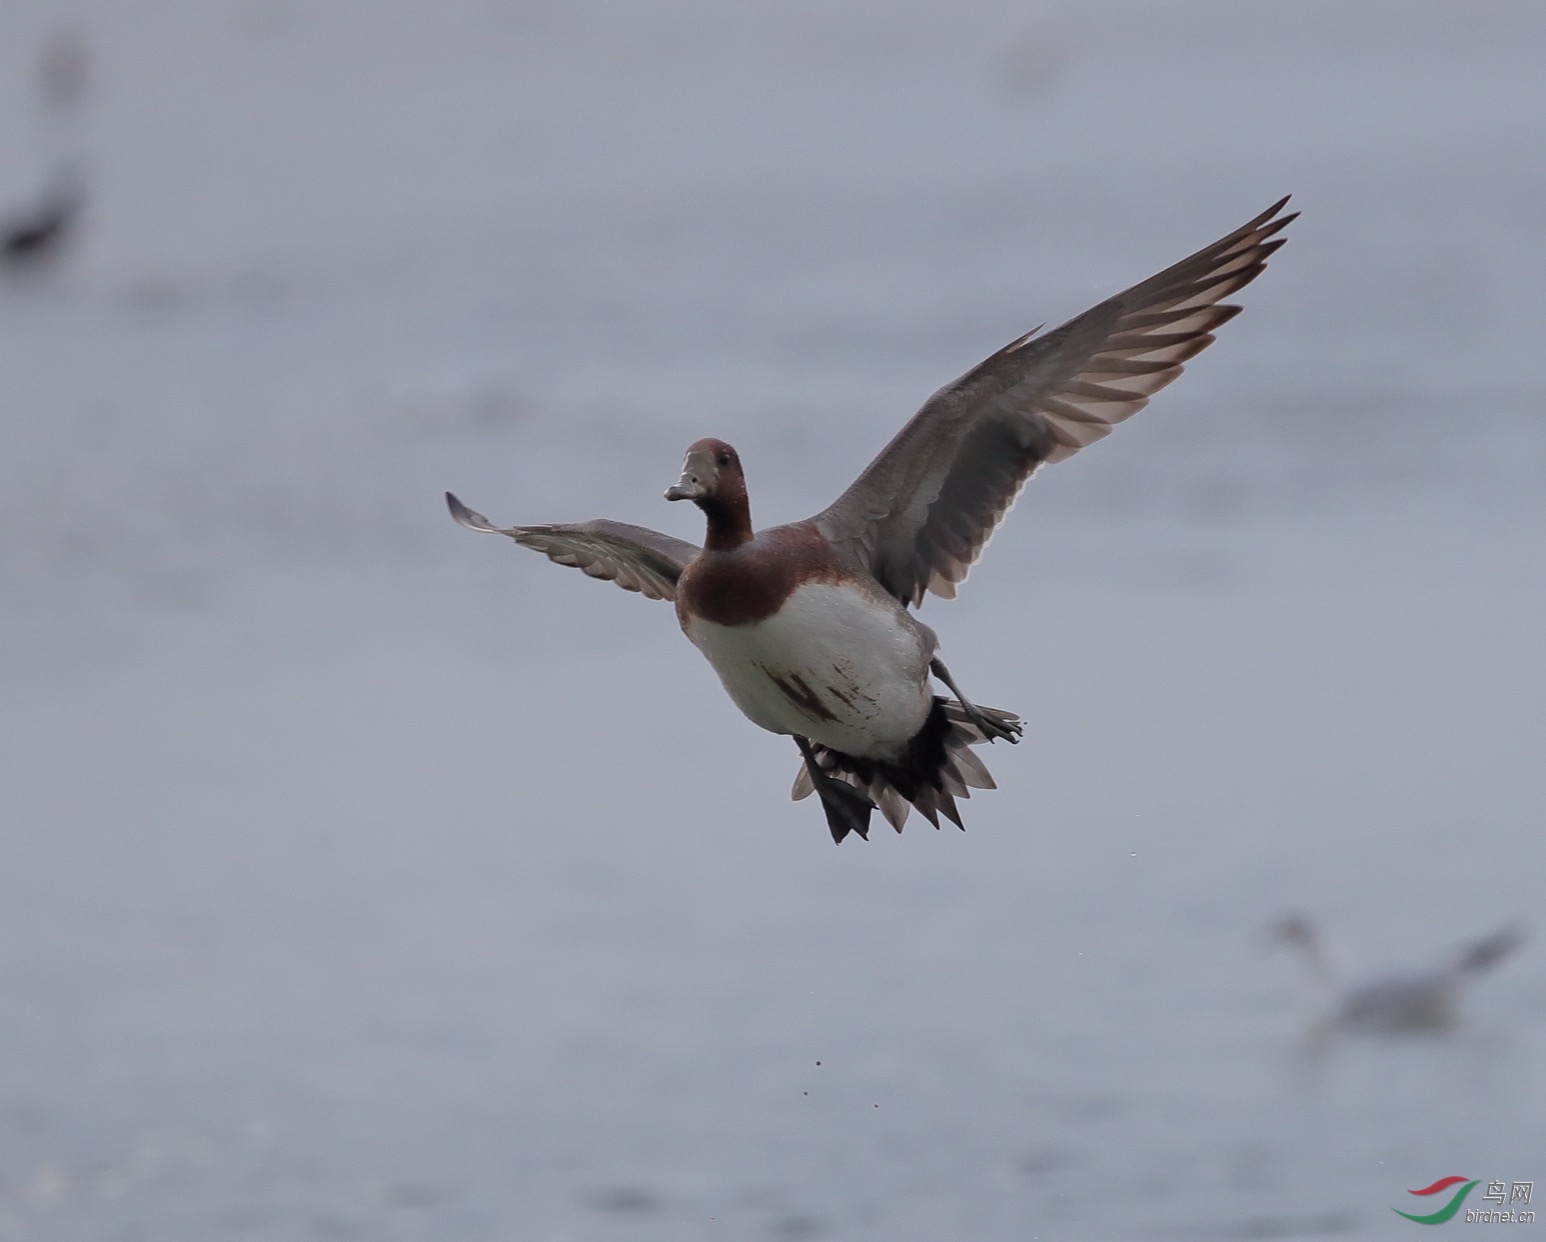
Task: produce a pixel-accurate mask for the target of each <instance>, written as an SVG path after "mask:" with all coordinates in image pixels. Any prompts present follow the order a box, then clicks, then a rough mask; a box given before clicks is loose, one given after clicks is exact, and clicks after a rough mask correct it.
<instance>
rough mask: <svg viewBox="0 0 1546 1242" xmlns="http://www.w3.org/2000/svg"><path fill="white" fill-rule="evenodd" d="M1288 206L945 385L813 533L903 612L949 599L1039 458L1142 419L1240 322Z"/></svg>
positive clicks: (1052, 457) (820, 517) (1051, 457)
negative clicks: (870, 577) (1246, 288)
mask: <svg viewBox="0 0 1546 1242" xmlns="http://www.w3.org/2000/svg"><path fill="white" fill-rule="evenodd" d="M1287 202H1288V199H1287V198H1284V199H1282V200H1281V201H1279V202H1277V203H1275V204H1274V205H1273V206H1272V207H1270V208H1268V209H1267V210H1266V211H1264V212H1263V213H1262V214H1261V215H1259V216H1257V217H1256V219H1254V220H1252V221H1251V222H1250V223H1249V224H1246V225H1243V226H1242V227H1240V228H1238V229H1236V230H1235V231H1234V232H1233V233H1231V234H1229V235H1228V236H1227V237H1224V238H1221V239H1220V240H1218V241H1216V242H1214V243H1213V245H1211V246H1208V247H1206V248H1205V249H1202V250H1199V251H1198V252H1197V253H1196V254H1194V255H1192V257H1191V258H1189V259H1183V260H1182V261H1181V262H1180V263H1177V264H1176V265H1175V266H1173V267H1168V268H1166V269H1165V270H1164V271H1163V272H1161V273H1159V275H1157V276H1151V277H1150V278H1149V279H1148V280H1146V281H1144V282H1143V283H1142V284H1139V285H1134V286H1133V287H1132V288H1131V289H1129V290H1127V292H1125V293H1119V294H1117V295H1116V296H1115V297H1113V298H1108V299H1107V300H1106V301H1104V302H1102V303H1101V304H1100V305H1099V306H1096V307H1093V308H1092V309H1090V310H1087V311H1085V312H1084V314H1082V315H1080V316H1078V317H1077V318H1075V319H1071V320H1069V322H1068V323H1065V324H1064V325H1063V326H1062V327H1061V328H1058V329H1056V330H1055V331H1052V332H1048V333H1047V334H1046V335H1044V336H1037V335H1036V333H1035V332H1034V331H1033V332H1031V333H1029V334H1027V335H1026V336H1023V337H1021V338H1020V339H1019V340H1017V341H1012V342H1011V343H1010V344H1008V345H1006V346H1005V347H1004V348H1003V349H1001V350H999V351H998V353H996V354H994V355H993V356H992V357H991V358H988V359H986V360H985V361H983V362H982V363H981V364H980V365H978V366H977V367H975V368H973V369H972V370H971V371H968V372H967V373H966V374H965V375H963V376H962V377H961V378H960V379H958V380H957V381H956V382H955V383H953V384H951V385H949V386H948V387H945V388H942V389H940V391H939V392H937V393H935V394H934V396H932V397H930V398H929V400H928V401H927V402H926V403H925V404H924V406H923V408H922V409H921V410H919V411H918V413H917V414H915V415H914V416H913V418H912V421H910V422H909V423H908V424H907V425H906V426H905V427H903V428H902V430H901V431H900V432H899V433H898V434H897V436H896V438H895V439H894V440H892V441H891V443H890V444H888V445H887V446H886V447H885V449H883V450H882V451H881V454H880V456H879V457H877V458H876V459H875V460H874V461H873V462H871V463H870V465H869V466H868V467H867V468H866V469H865V471H864V473H863V474H861V475H860V476H859V477H858V479H856V480H855V481H854V483H853V485H852V486H851V487H850V488H849V489H848V490H847V491H846V492H844V493H843V494H842V495H841V496H840V497H838V499H837V501H836V502H835V503H834V504H833V505H832V506H831V507H830V508H828V509H826V510H824V511H823V512H821V513H819V514H817V515H816V517H815V519H814V521H815V522H816V524H817V526H818V527H819V528H820V529H821V530H822V532H823V533H824V534H826V535H827V537H828V538H829V539H831V540H832V541H833V543H835V544H836V545H838V546H839V547H840V548H843V549H844V550H846V551H847V552H848V553H849V554H850V555H852V556H853V557H855V558H856V559H857V560H858V562H859V563H860V564H862V565H865V566H867V567H868V568H869V569H870V571H871V572H872V573H873V574H874V575H875V577H876V578H877V579H878V580H879V581H880V583H881V584H882V585H883V586H884V587H885V588H886V589H887V590H888V591H890V592H891V593H892V594H893V595H895V596H896V597H897V598H898V599H899V600H901V601H902V602H903V603H904V604H909V605H915V604H919V603H922V601H923V596H924V594H925V592H928V591H932V592H934V594H936V595H941V596H944V597H945V598H947V599H949V598H952V597H954V595H955V593H956V584H957V583H959V582H961V581H962V580H963V579H965V577H966V575H967V572H968V571H969V570H970V568H971V566H972V562H973V561H975V560H976V559H977V557H978V556H979V555H980V554H981V552H982V549H983V547H984V546H985V545H986V544H987V542H988V538H989V536H990V535H992V533H993V528H994V527H995V526H996V525H998V522H999V520H1000V519H1001V518H1002V517H1003V516H1004V514H1005V513H1007V512H1008V511H1009V507H1010V505H1012V504H1013V503H1014V500H1015V497H1016V496H1017V495H1018V494H1019V492H1020V489H1021V488H1022V487H1023V486H1024V485H1025V481H1026V480H1027V479H1028V478H1030V477H1031V474H1032V473H1033V472H1034V471H1035V470H1036V468H1037V467H1038V466H1040V465H1042V464H1043V463H1044V462H1050V461H1061V460H1063V458H1065V457H1069V456H1071V455H1072V454H1074V453H1076V452H1078V451H1079V450H1080V449H1081V448H1083V447H1084V446H1085V445H1087V444H1093V443H1094V442H1095V441H1096V440H1099V439H1100V438H1101V437H1102V436H1105V435H1107V434H1108V433H1109V432H1110V431H1111V428H1112V426H1113V425H1114V424H1116V423H1119V422H1121V421H1122V420H1123V419H1124V418H1127V417H1128V416H1130V415H1132V414H1136V413H1137V412H1138V411H1139V410H1141V409H1143V407H1144V406H1145V405H1146V404H1147V403H1148V400H1149V397H1150V396H1152V395H1153V394H1154V393H1156V392H1158V391H1159V390H1160V389H1161V388H1163V387H1164V386H1165V385H1166V384H1168V383H1170V381H1171V380H1173V379H1175V378H1176V376H1178V375H1180V374H1181V366H1182V364H1183V363H1184V362H1185V361H1186V360H1187V359H1188V358H1190V357H1192V356H1193V355H1194V354H1196V353H1198V352H1199V351H1201V350H1203V349H1205V348H1207V346H1208V345H1209V344H1211V343H1212V341H1213V335H1212V333H1213V330H1214V329H1215V328H1217V327H1218V326H1219V325H1220V324H1222V323H1225V322H1226V321H1228V320H1230V319H1232V318H1233V317H1234V316H1235V315H1236V314H1238V313H1239V311H1240V308H1239V307H1238V306H1226V305H1220V304H1219V303H1220V299H1222V298H1224V297H1227V296H1228V295H1229V294H1231V293H1233V292H1235V290H1237V289H1239V288H1241V287H1242V286H1243V285H1246V284H1249V283H1250V282H1251V281H1252V280H1254V279H1255V278H1256V276H1257V275H1258V274H1259V273H1260V272H1261V270H1262V268H1263V267H1265V266H1266V263H1267V256H1268V255H1270V254H1271V253H1272V252H1273V251H1274V250H1276V249H1277V248H1278V247H1279V246H1281V245H1282V244H1283V239H1282V238H1276V239H1273V234H1275V233H1277V232H1278V231H1279V230H1280V229H1282V228H1283V227H1284V226H1285V225H1286V224H1288V222H1289V221H1290V220H1293V219H1294V218H1295V216H1297V215H1298V213H1297V212H1295V213H1293V214H1292V215H1286V216H1283V215H1279V214H1278V213H1279V212H1280V211H1282V210H1283V207H1284V204H1286V203H1287Z"/></svg>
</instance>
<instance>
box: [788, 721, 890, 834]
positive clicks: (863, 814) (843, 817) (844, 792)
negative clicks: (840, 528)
mask: <svg viewBox="0 0 1546 1242" xmlns="http://www.w3.org/2000/svg"><path fill="white" fill-rule="evenodd" d="M794 744H795V745H796V746H798V747H799V748H800V755H801V756H802V757H803V758H804V760H805V770H806V771H807V772H809V773H810V774H811V784H812V785H814V786H816V794H817V796H818V797H820V798H821V809H822V810H823V811H825V812H826V813H827V827H828V828H830V829H831V830H832V839H833V840H834V841H836V842H837V843H838V844H839V845H841V844H842V843H843V838H844V837H846V836H847V835H848V834H849V833H850V832H856V833H858V834H859V835H860V836H861V837H863V838H864V839H865V840H866V841H868V840H869V839H870V812H872V811H873V810H874V809H875V804H874V803H873V802H871V801H870V800H869V798H867V797H866V796H865V795H864V794H862V793H860V792H859V791H858V790H857V789H855V788H854V787H853V786H852V785H850V784H849V783H848V782H847V781H840V780H835V779H833V778H832V777H830V776H828V775H827V774H826V773H825V772H824V771H822V769H821V764H819V763H817V762H816V755H815V753H814V752H813V751H812V750H811V744H810V743H809V742H808V741H806V740H805V739H804V738H803V737H801V736H800V735H799V734H795V739H794Z"/></svg>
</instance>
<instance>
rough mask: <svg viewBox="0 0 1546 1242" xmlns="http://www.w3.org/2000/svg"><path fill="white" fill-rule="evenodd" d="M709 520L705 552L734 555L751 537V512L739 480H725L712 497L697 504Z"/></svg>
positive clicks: (744, 490)
mask: <svg viewBox="0 0 1546 1242" xmlns="http://www.w3.org/2000/svg"><path fill="white" fill-rule="evenodd" d="M698 508H700V509H702V510H703V516H704V517H705V518H707V519H708V523H709V529H708V534H707V536H706V537H705V538H704V540H703V547H704V550H705V551H708V552H733V551H735V549H736V548H739V547H740V546H741V545H742V544H744V543H750V542H751V538H752V510H751V505H750V504H749V503H748V502H747V499H746V483H745V481H744V480H742V479H739V478H732V479H725V480H724V481H723V482H722V483H721V485H720V487H719V488H718V490H716V491H715V493H714V495H712V496H705V497H704V498H703V499H702V500H700V501H698Z"/></svg>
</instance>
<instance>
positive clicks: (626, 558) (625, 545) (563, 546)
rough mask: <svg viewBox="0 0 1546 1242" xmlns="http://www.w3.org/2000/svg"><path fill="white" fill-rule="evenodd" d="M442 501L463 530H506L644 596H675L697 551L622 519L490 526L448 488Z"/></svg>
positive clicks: (557, 559) (523, 542) (556, 557)
mask: <svg viewBox="0 0 1546 1242" xmlns="http://www.w3.org/2000/svg"><path fill="white" fill-rule="evenodd" d="M446 505H447V506H448V507H449V508H450V510H451V516H452V517H453V518H455V519H456V520H457V522H458V523H459V524H460V525H462V526H465V527H466V528H467V529H468V530H476V531H481V532H483V533H484V534H489V535H509V536H510V538H512V539H514V540H515V541H516V543H519V544H521V545H522V546H524V547H528V548H535V549H536V550H537V551H538V552H541V553H543V554H544V555H545V556H547V558H548V559H549V560H551V561H555V562H557V563H558V564H560V565H573V566H574V567H575V568H576V569H579V570H583V571H584V572H585V573H587V574H589V575H590V576H591V577H592V578H605V579H607V580H608V581H610V582H615V583H617V585H618V586H620V587H622V588H623V589H624V590H626V591H639V592H642V593H643V594H644V595H646V596H648V597H649V598H650V599H675V598H676V580H677V579H678V578H680V577H681V576H682V570H683V569H685V568H686V567H687V562H688V561H690V560H692V558H693V557H695V556H697V555H698V551H699V549H698V548H696V547H695V546H693V545H692V544H690V543H688V542H687V541H686V540H684V539H676V538H674V537H672V536H671V535H662V534H661V533H660V532H659V531H654V530H649V529H647V528H645V527H643V526H630V525H629V524H628V523H627V522H609V521H607V520H606V519H605V518H598V519H596V520H595V521H593V522H577V523H575V524H574V525H572V526H495V525H494V524H493V523H492V522H490V521H489V520H488V518H486V517H484V516H483V515H482V514H481V513H474V512H473V511H472V510H471V509H469V508H468V507H467V506H466V505H464V504H463V503H462V502H461V501H460V500H458V499H457V498H456V497H455V496H453V495H452V494H451V493H450V492H447V493H446Z"/></svg>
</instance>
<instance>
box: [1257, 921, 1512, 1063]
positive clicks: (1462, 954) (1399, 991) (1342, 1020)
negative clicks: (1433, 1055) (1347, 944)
mask: <svg viewBox="0 0 1546 1242" xmlns="http://www.w3.org/2000/svg"><path fill="white" fill-rule="evenodd" d="M1267 938H1268V940H1269V942H1271V943H1275V944H1284V945H1289V946H1291V947H1293V948H1294V949H1296V950H1298V952H1299V953H1300V955H1301V956H1302V957H1303V959H1304V963H1305V971H1306V975H1307V977H1308V980H1309V983H1310V987H1311V990H1312V1000H1313V1003H1314V1017H1313V1019H1312V1021H1311V1023H1310V1027H1309V1030H1308V1032H1307V1035H1306V1040H1307V1042H1308V1043H1309V1044H1310V1045H1311V1046H1316V1045H1319V1044H1321V1043H1323V1042H1324V1041H1325V1039H1326V1038H1327V1037H1329V1036H1330V1035H1332V1034H1333V1033H1336V1032H1343V1033H1347V1034H1353V1035H1393V1034H1402V1033H1405V1032H1410V1031H1443V1030H1447V1029H1449V1028H1450V1027H1452V1026H1454V1025H1455V1023H1456V1021H1457V1019H1458V1008H1457V1007H1458V1003H1459V1000H1460V994H1461V993H1462V992H1463V991H1464V990H1465V988H1466V985H1468V984H1469V983H1471V982H1472V981H1473V980H1474V979H1476V977H1477V976H1478V975H1481V974H1482V973H1484V972H1485V971H1487V970H1489V969H1491V968H1492V967H1493V966H1495V965H1496V964H1497V963H1498V962H1500V961H1502V960H1503V959H1504V958H1505V957H1507V956H1508V955H1509V954H1510V953H1512V952H1513V951H1514V950H1515V949H1517V948H1518V947H1519V945H1520V944H1521V942H1523V940H1524V932H1523V930H1522V929H1521V928H1520V927H1519V926H1517V925H1515V924H1510V925H1508V926H1507V927H1503V928H1500V929H1499V930H1498V931H1496V932H1494V933H1493V934H1492V935H1490V936H1484V937H1483V938H1482V939H1480V940H1477V941H1474V942H1472V943H1471V944H1468V945H1464V946H1462V947H1461V948H1460V949H1458V950H1456V951H1455V953H1454V954H1453V955H1452V956H1451V957H1450V959H1449V960H1448V961H1446V962H1444V963H1442V964H1441V965H1439V966H1435V967H1430V968H1429V969H1427V970H1420V971H1412V972H1410V973H1407V974H1392V975H1383V976H1379V977H1376V978H1373V979H1368V980H1365V981H1363V982H1362V983H1355V984H1352V985H1349V986H1345V987H1344V986H1340V985H1339V983H1338V980H1337V976H1336V973H1335V972H1334V971H1333V970H1332V967H1331V963H1330V961H1329V960H1328V959H1327V956H1326V950H1325V948H1324V946H1323V945H1322V943H1321V937H1320V933H1319V932H1317V931H1316V929H1315V925H1314V924H1313V923H1311V922H1310V920H1309V919H1307V918H1305V917H1304V916H1303V915H1302V914H1285V915H1284V916H1283V917H1282V918H1280V919H1278V920H1276V921H1275V922H1274V923H1272V924H1271V926H1269V927H1268V928H1267Z"/></svg>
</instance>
